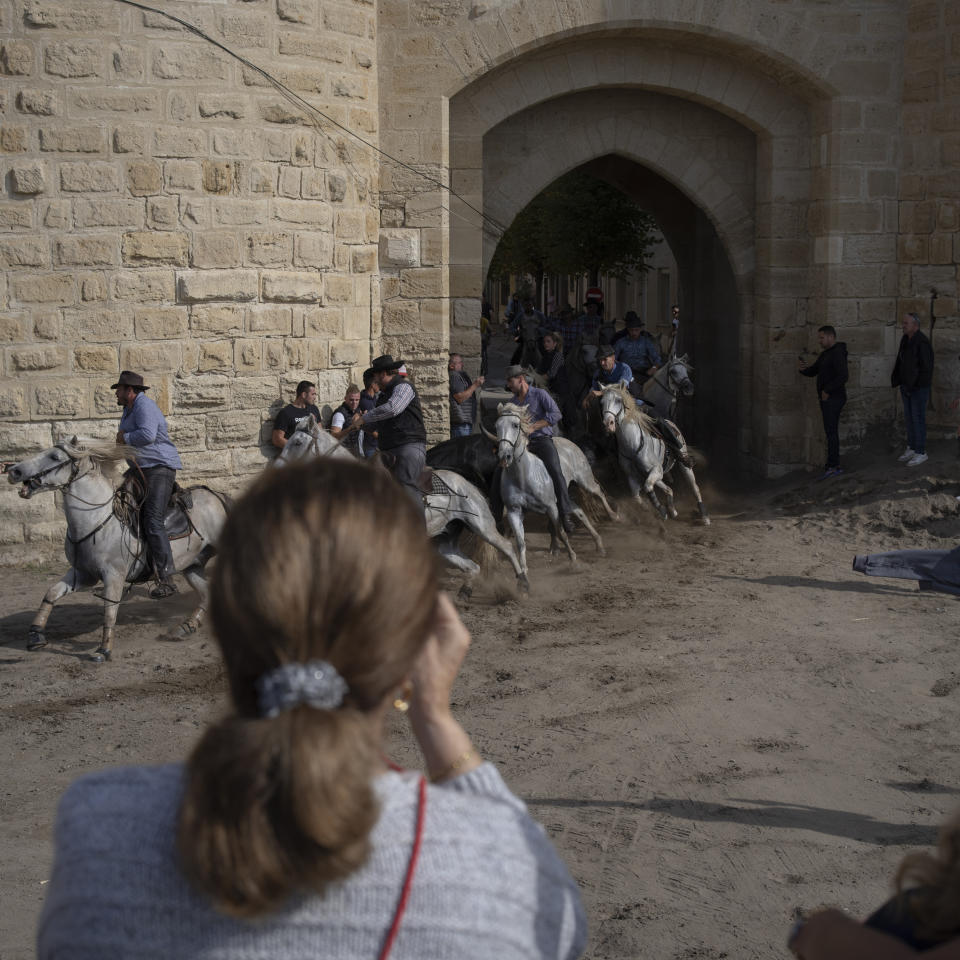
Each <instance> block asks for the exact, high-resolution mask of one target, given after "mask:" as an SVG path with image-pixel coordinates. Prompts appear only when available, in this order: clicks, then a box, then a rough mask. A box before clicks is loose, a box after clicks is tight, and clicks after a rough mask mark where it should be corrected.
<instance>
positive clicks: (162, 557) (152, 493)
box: [140, 467, 177, 580]
mask: <svg viewBox="0 0 960 960" xmlns="http://www.w3.org/2000/svg"><path fill="white" fill-rule="evenodd" d="M143 476H144V479H145V480H146V481H147V492H146V494H145V495H144V498H143V507H142V508H141V510H140V516H141V517H142V519H143V536H144V539H145V540H146V541H147V547H148V548H149V549H150V557H151V559H152V560H153V569H154V570H155V571H156V573H157V576H158V577H159V578H160V579H161V580H168V579H169V578H170V577H172V576H173V574H174V569H173V551H172V550H171V549H170V541H169V539H167V535H166V533H165V532H164V529H163V515H164V514H165V513H166V512H167V504H168V503H169V502H170V494H171V493H172V492H173V483H174V481H175V480H176V478H177V471H176V470H174V469H173V468H172V467H145V468H144V470H143Z"/></svg>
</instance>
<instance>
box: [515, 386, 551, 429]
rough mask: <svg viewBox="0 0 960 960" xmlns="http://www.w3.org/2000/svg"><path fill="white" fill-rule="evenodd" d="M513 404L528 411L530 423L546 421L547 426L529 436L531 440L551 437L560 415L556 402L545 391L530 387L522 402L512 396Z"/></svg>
mask: <svg viewBox="0 0 960 960" xmlns="http://www.w3.org/2000/svg"><path fill="white" fill-rule="evenodd" d="M513 402H514V403H515V404H517V405H518V406H521V407H526V408H527V409H528V410H529V411H530V420H531V422H532V423H536V421H537V420H546V421H547V424H548V426H546V427H541V428H540V429H539V430H537V431H535V432H534V433H531V434H530V439H531V440H536V439H538V438H539V437H552V436H553V427H554V425H555V424H557V423H559V422H560V417H561V413H560V408H559V407H558V406H557V404H556V401H555V400H554V399H553V397H551V396H550V394H549V393H547V391H546V390H541V389H540V388H539V387H530V388H529V389H528V390H527V395H526V397H524V399H523V400H521V399H520V397H519V396H518V395H517V394H514V395H513Z"/></svg>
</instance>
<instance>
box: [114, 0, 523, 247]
mask: <svg viewBox="0 0 960 960" xmlns="http://www.w3.org/2000/svg"><path fill="white" fill-rule="evenodd" d="M115 2H116V3H122V4H125V5H126V6H128V7H135V8H136V9H138V10H143V11H145V12H147V13H155V14H157V15H158V16H161V17H166V18H167V19H168V20H171V21H173V22H174V23H176V24H178V25H179V26H181V27H182V28H183V29H184V30H186V31H188V32H189V33H192V34H194V35H195V36H197V37H199V38H200V39H201V40H206V42H207V43H210V44H212V45H213V46H215V47H216V48H217V49H219V50H222V51H223V52H224V53H225V54H227V56H229V57H232V58H233V59H234V60H237V61H238V62H240V63H242V64H243V65H244V66H245V67H247V68H248V69H250V70H253V71H255V72H256V73H258V74H260V76H262V77H263V78H264V79H265V80H266V81H267V82H268V83H269V84H270V85H271V86H272V87H274V89H276V90H277V91H278V92H279V93H280V94H281V95H282V96H283V97H284V98H285V99H287V100H289V101H290V102H291V103H293V104H294V105H295V106H297V107H298V108H299V109H301V110H303V111H305V112H306V113H307V114H308V115H309V114H316V116H318V117H320V118H322V119H323V120H325V121H326V122H327V123H329V124H331V125H332V126H334V127H337V128H338V129H340V130H342V131H343V132H344V133H346V134H347V135H348V136H350V137H353V138H354V139H355V140H357V141H358V142H359V143H362V144H363V145H364V146H365V147H368V148H369V149H370V150H373V151H374V152H376V153H378V154H379V155H380V156H381V157H383V158H384V159H386V160H389V161H390V162H391V163H395V164H397V165H398V166H400V167H403V168H404V169H406V170H409V171H410V172H411V173H413V174H415V175H416V176H418V177H422V178H423V179H424V180H426V181H427V182H428V183H432V184H434V185H435V186H437V187H440V189H441V190H446V191H447V192H448V193H449V194H451V195H452V196H454V197H456V198H457V199H458V200H460V202H461V203H463V204H464V205H465V206H466V207H468V208H469V209H470V210H472V211H473V212H474V213H476V214H477V215H478V216H479V217H480V218H481V220H482V221H483V229H484V230H485V231H486V232H487V233H488V235H491V236H494V237H495V238H496V239H499V238H500V237H502V236H503V234H504V232H505V230H506V227H505V226H504V225H503V224H501V223H498V222H497V221H496V220H494V219H493V218H492V217H489V216H487V214H485V213H484V212H483V211H482V210H478V209H477V208H476V207H475V206H474V205H473V204H472V203H470V201H469V200H467V199H466V198H465V197H463V196H461V195H460V194H459V193H457V192H456V191H455V190H454V189H453V188H452V187H450V186H448V185H447V184H445V183H444V182H443V181H442V180H438V179H437V178H436V177H432V176H430V175H429V174H427V173H424V172H423V171H422V170H418V169H417V168H416V167H415V166H413V165H412V164H409V163H406V162H405V161H403V160H401V159H399V157H394V156H392V155H391V154H389V153H387V152H386V151H385V150H381V149H380V147H378V146H377V145H376V144H374V143H371V142H370V141H369V140H366V139H365V138H364V137H362V136H360V134H358V133H356V132H355V131H353V130H351V129H350V128H349V127H347V126H345V125H344V124H342V123H340V122H339V121H338V120H336V119H334V118H333V117H331V116H329V115H327V114H325V113H324V112H323V111H322V110H320V109H318V108H317V107H315V106H313V104H311V103H309V102H308V101H306V100H304V99H303V97H301V96H299V94H296V93H294V92H293V91H292V90H291V89H290V88H289V87H288V86H287V85H286V84H284V83H283V82H282V81H280V80H278V79H277V78H276V77H275V76H273V75H272V74H271V73H268V72H267V71H266V70H264V69H263V68H262V67H260V66H258V65H257V64H255V63H254V62H253V61H251V60H248V59H247V58H246V57H243V56H241V55H240V54H239V53H236V52H235V51H234V50H231V49H230V48H229V47H228V46H226V45H225V44H223V43H221V42H220V41H219V40H216V39H215V38H214V37H211V36H210V35H209V34H208V33H205V32H204V31H203V30H201V29H200V28H199V27H197V26H195V25H194V24H192V23H190V22H188V21H187V20H182V19H181V18H180V17H177V16H174V14H172V13H167V11H165V10H159V9H157V8H156V7H151V6H148V5H147V4H145V3H138V2H137V0H115ZM320 132H321V133H323V134H324V136H326V137H327V138H328V139H330V137H329V134H327V133H326V131H324V130H322V129H321V130H320ZM331 142H332V141H331ZM346 162H348V163H349V161H346ZM354 176H355V177H357V179H359V176H358V174H357V173H356V171H355V170H354ZM440 206H441V209H444V210H446V211H447V212H448V213H451V214H453V216H456V217H459V218H460V219H461V220H463V221H464V222H466V223H470V220H468V219H467V218H466V217H464V216H462V215H461V214H458V213H455V212H454V211H452V210H451V209H450V208H449V207H445V206H443V205H442V204H441V205H440ZM471 225H472V226H476V224H471Z"/></svg>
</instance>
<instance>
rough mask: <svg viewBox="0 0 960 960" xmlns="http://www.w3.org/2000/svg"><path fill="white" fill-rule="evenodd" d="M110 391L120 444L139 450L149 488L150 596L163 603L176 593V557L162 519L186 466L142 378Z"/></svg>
mask: <svg viewBox="0 0 960 960" xmlns="http://www.w3.org/2000/svg"><path fill="white" fill-rule="evenodd" d="M110 389H111V390H115V391H116V394H117V406H120V407H123V414H122V415H121V417H120V430H119V431H118V432H117V443H121V444H127V445H128V446H131V447H136V448H137V464H138V465H139V467H140V471H141V473H142V474H143V478H144V480H145V481H146V485H147V489H146V492H145V494H144V498H143V505H142V507H141V510H140V516H141V518H142V521H143V535H144V539H145V540H146V541H147V547H148V549H149V550H150V556H151V558H152V559H153V569H154V572H155V573H156V576H157V585H156V586H155V587H154V588H153V590H151V591H150V596H151V597H154V598H156V599H157V600H160V599H162V598H163V597H169V596H171V595H172V594H174V593H176V592H177V588H176V585H175V584H174V582H173V574H174V569H173V553H172V551H171V550H170V541H169V540H168V539H167V534H166V532H165V531H164V529H163V515H164V513H166V510H167V504H168V503H169V502H170V494H171V493H172V491H173V484H174V481H175V480H176V478H177V471H178V470H182V469H183V464H182V463H181V462H180V455H179V454H178V453H177V448H176V447H175V446H174V445H173V443H171V441H170V435H169V434H168V433H167V421H166V420H165V419H164V416H163V414H162V413H161V412H160V408H159V407H158V406H157V405H156V404H155V403H154V402H153V401H152V400H151V399H150V398H149V397H148V396H147V394H146V392H145V391H147V390H149V389H150V388H149V387H148V386H146V385H145V384H144V382H143V377H142V376H140V374H139V373H134V372H133V371H132V370H124V371H123V372H122V373H121V374H120V379H119V380H118V381H117V382H116V383H115V384H114V385H113V386H112V387H111V388H110Z"/></svg>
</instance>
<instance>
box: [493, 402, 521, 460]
mask: <svg viewBox="0 0 960 960" xmlns="http://www.w3.org/2000/svg"><path fill="white" fill-rule="evenodd" d="M507 418H509V419H510V420H516V421H517V437H516V439H515V440H506V439H504V440H501V439H500V437H499V436H498V437H497V442H498V443H509V444H510V446H511V447H512V448H513V456H514V458H515V459H517V460H519V459H520V458H521V457H522V456H523V455H524V454H525V453H526V452H527V445H526V444H525V443H523V444H522V443H521V438H522V437H523V427H522V425H521V421H520V418H519V417H518V416H517V415H516V414H515V413H508V414H505V415H504V417H503V419H507ZM521 447H522V449H521ZM518 451H519V452H518Z"/></svg>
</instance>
